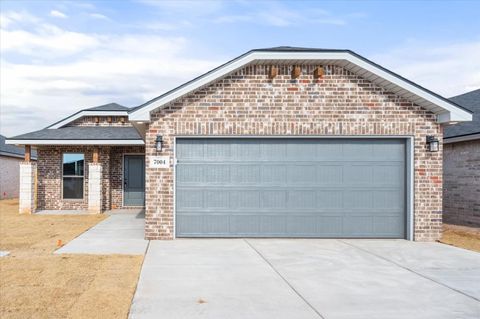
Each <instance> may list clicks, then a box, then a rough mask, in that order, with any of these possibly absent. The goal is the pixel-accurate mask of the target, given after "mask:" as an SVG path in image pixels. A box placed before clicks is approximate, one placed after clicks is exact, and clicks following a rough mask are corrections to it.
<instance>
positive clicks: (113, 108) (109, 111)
mask: <svg viewBox="0 0 480 319" xmlns="http://www.w3.org/2000/svg"><path fill="white" fill-rule="evenodd" d="M129 110H130V108H129V107H126V106H123V105H120V104H117V103H108V104H104V105H99V106H94V107H90V108H85V109H82V110H80V111H78V112H76V113H73V114H72V115H69V116H67V117H66V118H63V119H61V120H60V121H58V122H55V123H53V124H52V125H50V126H48V127H47V128H52V129H53V128H60V127H62V126H65V125H67V124H69V123H72V122H73V121H75V120H77V119H79V118H81V117H84V116H127V115H128V111H129Z"/></svg>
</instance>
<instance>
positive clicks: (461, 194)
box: [443, 89, 480, 227]
mask: <svg viewBox="0 0 480 319" xmlns="http://www.w3.org/2000/svg"><path fill="white" fill-rule="evenodd" d="M450 100H452V101H453V102H455V103H457V104H460V105H462V106H464V107H466V108H468V109H469V110H471V111H472V112H473V120H472V121H471V122H465V123H459V124H455V125H451V126H447V127H445V130H444V138H443V143H444V148H443V152H444V153H443V154H444V155H443V178H444V185H443V217H444V221H445V222H446V223H451V224H457V225H466V226H474V227H480V89H478V90H475V91H472V92H468V93H465V94H462V95H458V96H455V97H452V98H451V99H450Z"/></svg>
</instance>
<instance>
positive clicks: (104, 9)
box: [0, 0, 480, 137]
mask: <svg viewBox="0 0 480 319" xmlns="http://www.w3.org/2000/svg"><path fill="white" fill-rule="evenodd" d="M479 12H480V1H273V0H272V1H246V0H238V1H235V0H229V1H154V0H136V1H72V2H69V1H41V0H36V1H22V0H18V1H9V0H2V1H0V133H1V134H3V135H6V136H8V137H11V136H14V135H17V134H22V133H26V132H30V131H33V130H39V129H42V128H45V127H46V126H48V125H50V124H51V123H53V122H56V121H58V120H60V119H62V118H64V117H66V116H68V115H70V114H72V113H74V112H76V111H78V110H80V109H82V108H87V107H92V106H97V105H102V104H107V103H110V102H117V103H119V104H122V105H126V106H129V107H133V106H137V105H140V104H142V103H143V102H145V101H147V100H150V99H152V98H154V97H156V96H158V95H160V94H162V93H164V92H166V91H167V90H169V89H172V88H174V87H176V86H178V85H180V84H182V83H184V82H186V81H188V80H190V79H192V78H193V77H195V76H198V75H200V74H202V73H204V72H206V71H208V70H210V69H212V68H214V67H216V66H218V65H220V64H222V63H224V62H226V61H228V60H231V59H232V58H235V57H237V56H239V55H241V54H243V53H244V52H246V51H248V50H251V49H253V48H266V47H274V46H281V45H285V46H299V47H314V48H329V49H350V50H353V51H355V52H357V53H359V54H360V55H363V56H365V57H367V58H368V59H371V60H373V61H374V62H376V63H379V64H380V65H382V66H384V67H386V68H388V69H390V70H392V71H394V72H396V73H398V74H400V75H402V76H405V77H407V78H408V79H410V80H412V81H414V82H416V83H418V84H420V85H422V86H424V87H426V88H428V89H430V90H433V91H435V92H437V93H439V94H441V95H443V96H445V97H451V96H454V95H458V94H462V93H464V92H468V91H471V90H474V89H478V88H480V19H479V16H478V14H479Z"/></svg>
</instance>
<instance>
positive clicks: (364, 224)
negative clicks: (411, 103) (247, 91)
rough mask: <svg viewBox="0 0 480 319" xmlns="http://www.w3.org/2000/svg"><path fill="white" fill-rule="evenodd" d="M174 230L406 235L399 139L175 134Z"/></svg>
mask: <svg viewBox="0 0 480 319" xmlns="http://www.w3.org/2000/svg"><path fill="white" fill-rule="evenodd" d="M176 156H177V166H176V221H175V224H176V235H177V237H339V238H341V237H343V238H348V237H350V238H352V237H353V238H356V237H364V238H405V224H406V222H405V220H406V215H405V206H406V205H405V141H404V140H401V139H398V140H397V139H298V138H292V139H283V138H281V139H280V138H270V139H256V138H255V139H253V138H251V139H248V138H245V139H243V138H242V139H240V138H239V139H221V138H215V139H213V138H212V139H178V140H177V146H176Z"/></svg>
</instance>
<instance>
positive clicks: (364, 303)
mask: <svg viewBox="0 0 480 319" xmlns="http://www.w3.org/2000/svg"><path fill="white" fill-rule="evenodd" d="M479 300H480V254H478V253H475V252H471V251H467V250H463V249H459V248H454V247H450V246H446V245H442V244H438V243H415V242H409V241H404V240H319V239H247V240H245V239H192V240H187V239H183V240H174V241H151V242H150V245H149V248H148V251H147V255H146V258H145V261H144V265H143V268H142V272H141V276H140V281H139V284H138V287H137V291H136V293H135V297H134V301H133V304H132V308H131V312H130V317H131V318H168V319H170V318H183V319H188V318H218V319H226V318H229V319H235V318H242V319H245V318H248V319H253V318H274V319H281V318H286V319H287V318H288V319H292V318H295V319H302V318H370V319H372V318H379V319H380V318H381V319H386V318H402V319H404V318H435V319H440V318H449V319H450V318H476V319H478V318H480V301H479Z"/></svg>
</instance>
